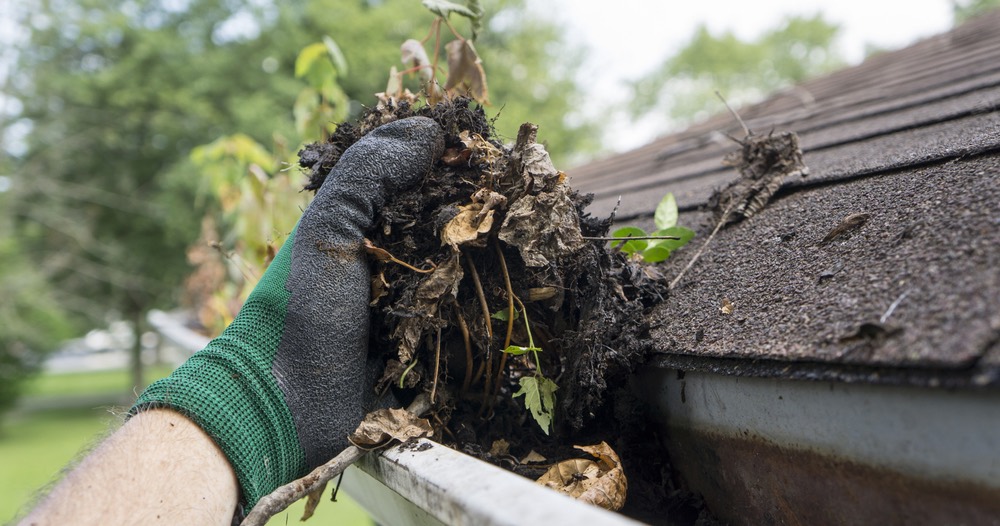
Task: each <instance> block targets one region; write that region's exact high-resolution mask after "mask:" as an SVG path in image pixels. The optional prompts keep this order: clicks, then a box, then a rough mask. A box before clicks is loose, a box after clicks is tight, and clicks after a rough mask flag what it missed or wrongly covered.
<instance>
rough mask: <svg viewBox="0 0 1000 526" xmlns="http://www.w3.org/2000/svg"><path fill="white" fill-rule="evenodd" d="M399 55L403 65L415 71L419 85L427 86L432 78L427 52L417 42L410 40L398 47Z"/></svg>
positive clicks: (432, 71) (432, 73)
mask: <svg viewBox="0 0 1000 526" xmlns="http://www.w3.org/2000/svg"><path fill="white" fill-rule="evenodd" d="M399 55H400V60H401V61H402V62H403V64H406V65H407V66H409V67H410V68H413V69H414V70H416V71H417V74H418V75H419V76H420V83H421V84H427V83H429V82H430V81H431V80H432V79H433V78H434V70H433V68H432V66H431V59H430V58H428V57H427V50H425V49H424V45H423V44H421V43H420V41H419V40H416V39H413V38H411V39H409V40H407V41H406V42H403V44H402V45H401V46H399Z"/></svg>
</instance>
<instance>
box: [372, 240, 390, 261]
mask: <svg viewBox="0 0 1000 526" xmlns="http://www.w3.org/2000/svg"><path fill="white" fill-rule="evenodd" d="M364 246H365V252H367V253H368V255H369V256H371V257H373V258H375V259H376V260H377V261H392V260H393V259H395V258H394V257H393V256H392V254H391V253H389V251H388V250H386V249H384V248H379V247H377V246H375V245H373V244H372V242H371V241H370V240H368V239H365V240H364Z"/></svg>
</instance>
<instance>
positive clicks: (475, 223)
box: [441, 203, 493, 247]
mask: <svg viewBox="0 0 1000 526" xmlns="http://www.w3.org/2000/svg"><path fill="white" fill-rule="evenodd" d="M458 210H459V211H458V215H456V216H455V217H453V218H451V221H448V223H447V224H445V225H444V228H442V229H441V245H442V246H443V245H454V246H460V245H471V246H475V247H483V246H486V236H485V235H486V234H488V233H489V232H490V229H491V228H493V211H492V210H487V211H486V214H485V215H482V212H483V205H482V204H481V203H473V204H470V205H465V206H460V207H458Z"/></svg>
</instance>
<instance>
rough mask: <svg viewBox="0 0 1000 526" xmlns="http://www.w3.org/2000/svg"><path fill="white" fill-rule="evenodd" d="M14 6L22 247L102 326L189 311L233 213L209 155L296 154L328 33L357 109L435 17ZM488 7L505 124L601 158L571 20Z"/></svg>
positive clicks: (189, 5)
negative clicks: (213, 146)
mask: <svg viewBox="0 0 1000 526" xmlns="http://www.w3.org/2000/svg"><path fill="white" fill-rule="evenodd" d="M8 2H9V3H8V6H9V7H8V12H10V13H11V14H12V16H13V17H14V18H15V19H16V21H17V23H18V24H19V26H20V27H21V28H23V29H24V30H25V34H24V35H23V38H19V39H15V42H14V45H13V46H12V47H13V51H14V54H13V55H12V56H13V57H14V69H13V73H12V74H10V75H8V77H7V79H6V81H5V85H4V86H3V92H4V93H5V95H6V96H7V97H10V98H11V100H15V101H17V104H16V105H15V108H16V110H15V111H13V112H8V114H4V115H0V119H2V122H0V124H2V127H3V128H17V129H18V130H21V132H20V133H18V134H17V136H16V137H13V138H12V137H10V136H8V137H7V144H6V145H5V149H6V150H7V151H8V152H11V153H12V154H13V158H12V165H11V172H10V173H11V174H12V175H11V176H10V178H11V181H12V185H11V189H10V191H9V192H8V193H9V195H8V198H7V201H8V205H9V207H8V211H9V213H10V214H11V216H12V217H13V218H14V223H13V225H12V229H14V230H15V231H16V235H17V236H18V237H19V242H18V244H17V246H16V248H12V249H11V250H14V251H15V252H17V253H18V254H21V256H22V257H23V260H24V261H26V262H28V263H29V265H28V266H29V267H34V270H37V271H40V272H41V276H43V277H44V280H45V281H46V283H45V284H43V283H41V282H40V281H39V283H38V286H39V287H41V288H42V289H46V288H48V290H49V291H50V292H51V291H55V292H54V293H53V294H55V296H53V297H56V296H58V297H59V298H60V301H58V302H54V303H53V304H52V305H51V307H52V311H53V314H56V312H57V311H58V310H63V311H64V312H66V313H68V314H69V315H71V316H72V317H73V318H74V319H76V320H82V321H84V322H85V321H86V320H103V318H104V315H105V313H106V312H108V311H109V310H115V311H118V312H120V313H122V315H123V316H125V317H126V319H129V320H133V321H134V322H135V323H136V324H137V325H138V326H141V325H142V323H141V321H142V316H143V314H144V313H145V311H146V310H148V309H149V308H152V307H155V306H170V305H172V304H174V303H175V302H176V301H177V296H178V295H177V291H178V289H179V285H180V283H181V282H182V279H183V277H184V275H185V274H187V273H188V272H189V271H190V267H189V265H188V263H187V262H186V258H185V249H186V247H187V246H188V245H189V244H191V243H192V242H193V241H194V240H195V239H196V238H197V236H198V233H199V231H200V230H201V229H200V222H201V219H202V217H203V215H204V212H205V211H206V210H208V209H212V208H217V207H218V205H217V204H215V203H213V202H212V200H211V199H210V198H207V197H206V196H207V195H208V194H207V193H206V192H205V191H204V190H205V184H206V183H205V181H204V180H203V179H202V178H201V173H200V170H199V169H198V167H197V166H196V165H195V162H194V161H192V159H191V158H190V157H189V155H188V153H189V152H190V151H191V150H192V148H194V147H195V146H198V145H202V144H207V143H210V142H211V141H213V140H215V139H217V138H219V137H220V136H222V135H224V134H229V133H234V132H241V133H243V134H245V135H246V136H247V137H249V138H251V139H252V140H254V141H256V142H257V143H260V144H264V145H268V146H269V147H270V146H272V145H273V149H274V150H280V149H283V148H292V147H294V145H295V143H294V141H293V142H292V144H283V141H285V140H286V139H285V138H286V137H295V125H294V120H293V116H292V112H291V108H292V103H293V102H294V101H295V97H296V96H297V95H298V93H299V92H300V90H301V89H302V86H303V84H302V82H301V81H300V80H297V79H295V77H294V74H293V73H294V60H295V57H296V55H297V53H298V51H299V50H300V49H301V48H302V47H303V46H305V45H306V44H309V43H311V42H315V41H317V40H319V39H320V38H321V37H322V35H325V34H330V35H332V36H334V38H335V39H336V40H337V42H339V43H340V44H341V46H342V48H343V51H344V54H345V56H346V57H347V61H348V62H349V63H350V65H351V72H352V75H351V76H350V77H347V78H343V79H339V81H340V82H341V84H342V86H343V88H344V92H345V94H346V96H347V97H348V98H349V99H350V100H351V101H353V102H351V106H350V107H351V109H352V110H353V113H354V114H356V113H357V111H358V110H359V109H360V104H373V103H374V97H373V95H372V94H373V93H375V92H378V91H382V90H383V89H384V87H385V83H386V80H387V74H388V69H389V67H390V66H392V65H394V64H398V63H399V45H400V44H401V43H402V42H403V41H404V40H405V39H406V38H423V37H424V36H425V35H424V34H423V33H424V32H426V30H427V27H428V26H429V22H430V20H431V18H432V15H431V14H430V13H428V12H427V11H426V10H425V9H424V8H423V7H422V6H421V5H420V3H419V2H416V1H414V0H353V1H344V0H298V1H295V2H288V3H284V2H269V1H266V0H232V1H226V2H219V1H217V0H41V1H38V0H8ZM484 4H486V6H485V7H486V8H487V10H488V13H492V16H491V17H490V19H489V21H488V22H487V29H486V30H484V31H483V32H482V33H481V38H480V41H479V42H481V44H480V49H481V51H482V53H483V56H484V60H485V61H486V68H487V70H488V71H489V72H490V82H491V85H490V87H491V95H492V97H493V100H494V101H497V102H498V103H499V104H498V106H497V107H494V108H490V111H492V112H498V111H500V110H501V109H502V113H503V116H502V118H501V120H500V121H498V128H499V129H500V130H501V131H502V132H503V133H506V134H507V135H508V136H513V135H514V134H515V132H516V128H517V126H518V125H519V124H520V122H521V121H522V120H526V119H528V118H530V119H531V120H532V121H533V122H536V123H538V124H540V125H541V126H542V130H543V132H542V137H543V138H547V139H548V141H549V145H550V149H551V151H552V152H553V155H554V156H555V157H556V158H557V159H558V158H559V156H560V155H564V154H565V153H566V152H568V151H570V150H573V151H580V150H585V149H588V148H593V147H594V146H595V145H596V128H595V127H593V126H591V125H588V124H586V123H581V122H579V121H572V120H571V117H572V116H573V114H574V111H573V110H574V108H575V105H576V104H578V102H579V92H578V90H577V89H576V86H575V85H574V84H573V83H572V80H571V75H572V68H571V64H572V63H573V61H574V60H575V59H574V58H573V56H572V55H571V54H570V53H568V52H567V51H566V48H565V46H564V45H563V44H561V40H560V37H561V34H560V32H559V30H558V28H555V27H554V26H552V25H550V24H548V23H546V22H541V21H538V20H535V19H532V18H531V17H530V16H528V15H527V14H526V11H525V8H524V6H523V2H522V1H521V0H494V1H492V2H484ZM279 143H282V144H279ZM0 272H2V273H3V274H4V275H5V276H6V275H9V274H11V273H12V270H11V269H9V268H5V269H3V270H2V271H0ZM43 292H44V291H43ZM39 297H48V296H46V295H45V294H40V295H39ZM64 299H65V301H63V300H64ZM136 363H138V362H136ZM136 380H137V381H138V379H136Z"/></svg>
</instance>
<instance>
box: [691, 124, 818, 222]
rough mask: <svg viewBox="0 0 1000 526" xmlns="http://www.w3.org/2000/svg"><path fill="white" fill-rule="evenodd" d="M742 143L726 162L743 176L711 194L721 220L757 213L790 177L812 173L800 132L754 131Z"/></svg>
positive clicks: (729, 220) (717, 218)
mask: <svg viewBox="0 0 1000 526" xmlns="http://www.w3.org/2000/svg"><path fill="white" fill-rule="evenodd" d="M740 146H741V148H740V150H739V151H737V152H733V153H732V154H730V155H727V156H726V158H725V159H724V160H723V164H726V165H729V166H733V167H735V168H736V169H738V170H739V172H740V177H739V178H738V179H736V180H735V181H733V182H731V183H729V185H728V186H726V187H725V188H723V189H722V190H719V191H717V192H715V193H714V194H713V195H712V197H711V198H709V206H710V207H711V208H712V211H713V212H714V214H715V217H716V221H719V222H724V223H729V222H732V221H736V220H739V219H741V218H750V217H752V216H754V215H755V214H757V213H758V212H760V211H761V210H763V209H764V207H765V206H767V203H768V202H769V201H770V200H771V196H772V195H774V193H775V192H777V191H778V188H781V185H782V183H784V181H785V180H786V179H787V178H789V177H796V176H801V177H805V176H806V175H808V174H809V167H808V166H806V164H805V161H803V160H802V149H801V148H800V147H799V136H798V135H796V134H795V133H794V132H782V133H769V134H767V135H753V134H751V135H749V136H747V137H746V138H744V139H743V140H742V141H740ZM727 211H728V213H727Z"/></svg>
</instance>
